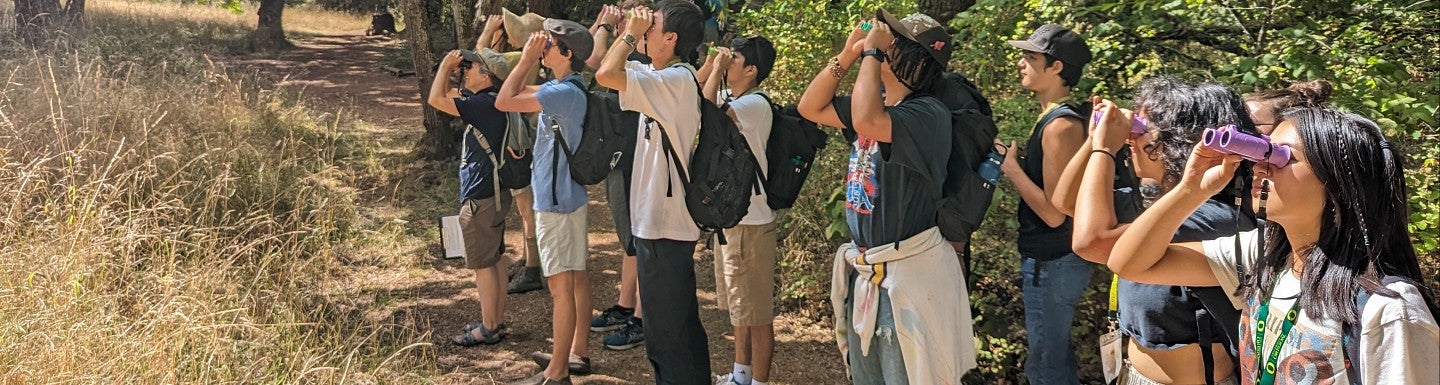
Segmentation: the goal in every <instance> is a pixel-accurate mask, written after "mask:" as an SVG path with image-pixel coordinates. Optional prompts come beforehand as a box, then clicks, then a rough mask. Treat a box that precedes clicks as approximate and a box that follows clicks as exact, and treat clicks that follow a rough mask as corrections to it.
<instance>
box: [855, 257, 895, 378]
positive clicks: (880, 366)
mask: <svg viewBox="0 0 1440 385" xmlns="http://www.w3.org/2000/svg"><path fill="white" fill-rule="evenodd" d="M851 282H852V285H853V282H854V280H853V279H852V280H851ZM852 293H853V290H852ZM854 306H855V298H854V296H853V294H852V296H851V298H850V300H848V301H847V302H846V306H845V311H851V308H852V307H854ZM876 312H877V314H876V316H875V336H874V337H871V338H870V355H868V356H866V355H861V354H860V335H859V334H857V333H854V332H853V331H852V332H851V333H849V335H848V336H846V337H845V338H846V339H847V340H849V341H850V352H849V357H846V358H845V359H846V360H849V361H850V377H851V378H850V380H851V382H853V383H854V384H855V385H905V384H909V383H910V380H909V379H907V378H906V377H905V358H904V357H903V356H902V355H901V354H900V336H899V335H896V334H895V313H894V312H893V311H892V310H891V309H890V292H889V291H887V290H885V289H880V305H879V306H878V307H877V309H876Z"/></svg>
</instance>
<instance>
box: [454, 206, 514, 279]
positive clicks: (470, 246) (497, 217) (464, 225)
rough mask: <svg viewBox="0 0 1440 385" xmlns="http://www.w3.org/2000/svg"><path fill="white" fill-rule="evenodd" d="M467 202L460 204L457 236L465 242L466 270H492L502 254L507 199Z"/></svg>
mask: <svg viewBox="0 0 1440 385" xmlns="http://www.w3.org/2000/svg"><path fill="white" fill-rule="evenodd" d="M495 203H496V202H495V198H493V197H492V198H484V199H470V200H466V201H465V203H462V204H460V234H461V236H462V237H463V238H464V241H465V268H466V269H484V268H490V267H494V266H495V264H496V263H499V262H500V257H501V255H503V254H504V253H505V215H507V214H509V212H510V196H509V195H506V194H500V206H499V207H496V206H495Z"/></svg>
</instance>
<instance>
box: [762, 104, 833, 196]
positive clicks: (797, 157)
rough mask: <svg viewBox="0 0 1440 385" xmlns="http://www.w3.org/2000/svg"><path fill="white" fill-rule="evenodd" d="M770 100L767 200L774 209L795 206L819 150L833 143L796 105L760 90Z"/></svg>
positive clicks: (766, 154) (766, 177)
mask: <svg viewBox="0 0 1440 385" xmlns="http://www.w3.org/2000/svg"><path fill="white" fill-rule="evenodd" d="M757 94H758V95H760V96H761V97H764V98H765V101H766V102H767V103H770V112H771V117H772V118H771V120H770V137H769V138H767V139H766V140H765V163H766V164H764V165H763V166H765V178H764V186H763V187H764V188H765V199H766V203H767V204H769V205H770V208H771V209H775V210H780V209H788V208H790V207H792V206H794V205H795V199H796V198H799V196H800V188H801V187H804V185H805V178H807V177H809V176H810V166H812V165H814V163H815V153H817V152H819V151H820V149H822V148H825V146H826V145H828V144H829V140H828V139H829V136H828V135H826V134H825V131H821V130H820V127H817V126H816V125H815V122H811V121H809V120H805V118H802V117H800V112H799V111H798V110H796V108H795V105H794V104H790V105H787V106H784V107H781V106H780V105H777V104H775V103H774V102H772V101H771V100H770V95H766V94H765V93H763V92H760V93H757Z"/></svg>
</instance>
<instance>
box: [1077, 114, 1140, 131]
mask: <svg viewBox="0 0 1440 385" xmlns="http://www.w3.org/2000/svg"><path fill="white" fill-rule="evenodd" d="M1102 115H1104V111H1095V113H1093V114H1090V126H1092V127H1093V126H1095V125H1097V124H1100V116H1102ZM1148 123H1149V122H1146V121H1145V118H1142V117H1140V116H1139V115H1136V116H1135V119H1132V120H1130V133H1132V134H1136V135H1139V134H1144V133H1145V131H1146V128H1145V127H1146V124H1148Z"/></svg>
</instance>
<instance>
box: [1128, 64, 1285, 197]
mask: <svg viewBox="0 0 1440 385" xmlns="http://www.w3.org/2000/svg"><path fill="white" fill-rule="evenodd" d="M1135 106H1136V108H1137V109H1139V110H1144V111H1145V114H1146V116H1148V117H1149V121H1150V123H1151V125H1153V126H1154V127H1155V128H1156V129H1157V131H1158V134H1157V135H1156V139H1155V141H1153V142H1151V143H1152V145H1150V147H1149V148H1140V149H1133V151H1134V152H1133V153H1134V155H1135V156H1148V157H1150V159H1152V160H1161V159H1163V160H1164V164H1165V171H1164V175H1163V176H1162V177H1161V179H1160V187H1159V188H1158V189H1157V188H1155V187H1142V188H1141V189H1140V192H1141V196H1142V197H1143V199H1144V202H1145V205H1146V206H1149V205H1150V204H1151V203H1154V201H1155V200H1156V199H1158V198H1159V197H1160V195H1161V194H1163V193H1164V191H1167V190H1169V189H1170V187H1173V186H1175V185H1176V184H1178V183H1180V176H1181V175H1183V173H1184V171H1185V163H1186V161H1187V160H1188V159H1189V158H1190V152H1191V151H1192V150H1194V149H1195V143H1197V142H1199V141H1200V137H1201V134H1202V133H1203V132H1204V131H1205V129H1206V128H1217V127H1220V126H1224V125H1232V124H1233V125H1235V127H1236V128H1237V129H1239V130H1240V131H1242V132H1246V133H1250V134H1256V133H1258V131H1256V130H1255V123H1254V122H1253V121H1252V120H1251V119H1250V114H1249V112H1248V111H1247V110H1246V109H1245V102H1244V100H1242V99H1241V98H1240V94H1239V93H1236V92H1235V90H1232V89H1230V88H1229V87H1225V86H1222V85H1219V84H1215V83H1198V84H1191V83H1189V82H1186V81H1184V80H1181V79H1179V78H1176V77H1172V76H1157V77H1152V78H1148V79H1145V80H1144V81H1141V83H1140V87H1139V89H1138V90H1137V91H1136V94H1135ZM1157 147H1158V148H1157ZM1235 180H1236V181H1239V182H1240V183H1242V184H1245V183H1248V182H1249V180H1250V177H1249V175H1248V173H1247V174H1245V175H1236V178H1235ZM1244 191H1245V192H1246V193H1248V192H1249V188H1248V187H1247V188H1245V189H1244ZM1235 193H1236V192H1235V191H1230V190H1226V191H1222V192H1221V193H1220V194H1219V195H1217V196H1216V198H1231V199H1233V197H1234V196H1236V195H1234V194H1235Z"/></svg>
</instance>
